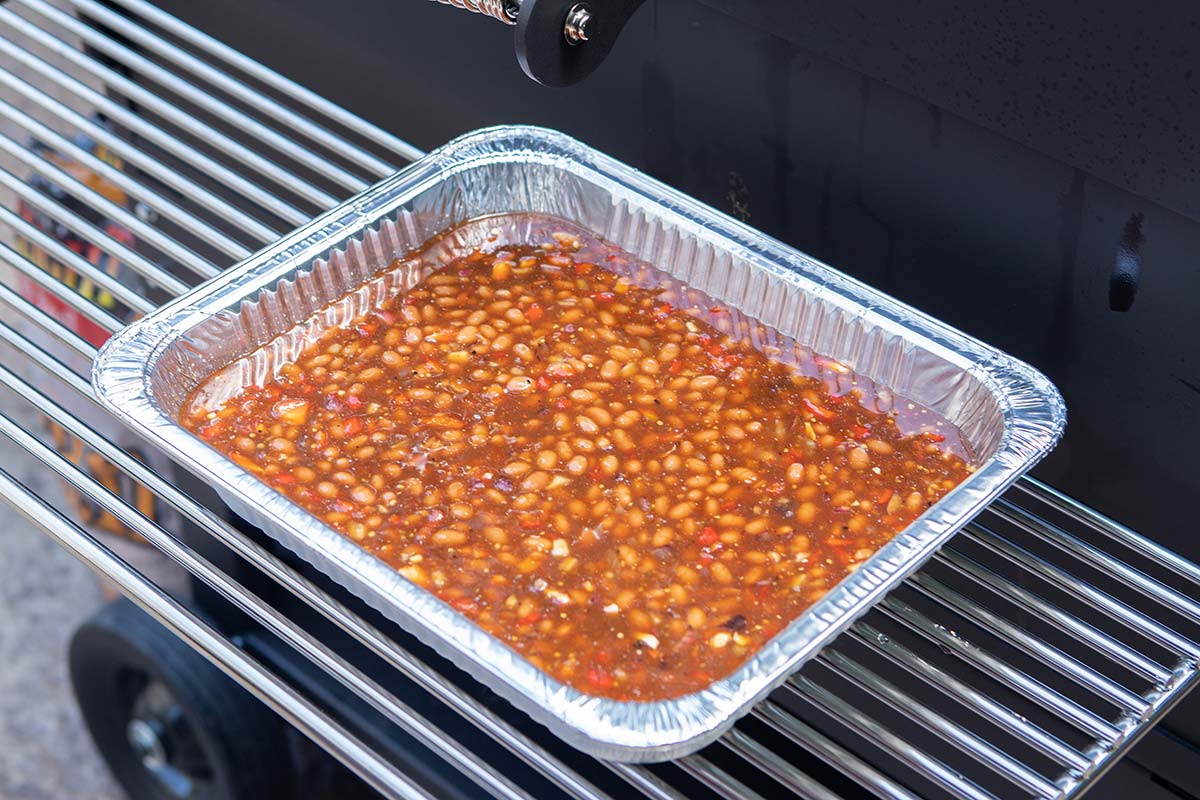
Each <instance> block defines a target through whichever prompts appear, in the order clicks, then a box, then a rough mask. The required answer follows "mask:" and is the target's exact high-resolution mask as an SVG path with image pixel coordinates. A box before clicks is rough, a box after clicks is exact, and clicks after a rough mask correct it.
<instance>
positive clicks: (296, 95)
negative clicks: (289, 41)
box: [115, 0, 425, 161]
mask: <svg viewBox="0 0 1200 800" xmlns="http://www.w3.org/2000/svg"><path fill="white" fill-rule="evenodd" d="M115 1H116V3H117V4H118V5H120V6H123V7H124V8H127V9H129V10H130V11H132V12H134V13H135V14H137V15H138V16H141V17H142V18H144V19H148V20H150V21H151V22H153V23H154V24H155V25H157V26H158V27H160V28H162V29H163V30H164V31H166V32H167V33H170V34H171V35H173V36H177V37H179V38H180V39H182V40H184V41H185V42H187V43H188V44H191V45H194V46H196V47H197V48H199V49H201V50H203V51H205V52H206V53H209V54H210V55H212V56H214V57H216V58H217V59H219V60H221V61H224V62H225V63H227V64H230V65H232V66H234V67H236V68H237V69H239V70H241V71H242V72H244V73H246V74H247V75H249V76H250V77H252V78H254V79H255V80H256V81H260V82H261V83H264V84H266V85H267V86H270V87H271V88H272V89H275V90H276V91H278V92H280V93H282V94H285V95H287V96H289V97H291V98H293V99H295V100H296V101H298V102H300V103H302V104H304V105H306V106H308V107H309V108H311V109H312V110H314V111H316V112H317V113H319V114H323V115H325V116H326V117H329V118H331V119H333V120H336V121H337V122H338V124H339V125H342V126H343V127H345V128H347V129H348V130H352V131H354V132H355V133H357V134H359V135H360V136H363V137H365V138H367V139H370V140H371V141H373V142H375V143H376V144H379V145H382V146H383V147H385V148H387V149H388V150H390V151H392V152H393V153H396V154H397V155H399V156H400V157H401V158H402V159H404V160H406V161H416V160H417V159H418V158H420V157H421V156H423V155H425V153H424V152H423V151H421V150H419V149H418V148H416V147H413V146H412V145H411V144H409V143H408V142H406V141H404V140H403V139H400V138H397V137H395V136H393V135H391V134H390V133H387V132H386V131H384V130H381V129H380V128H378V127H376V126H375V125H372V124H371V123H369V122H367V121H366V120H364V119H362V118H361V117H359V116H357V115H355V114H351V113H350V112H349V111H347V110H346V109H344V108H342V107H341V106H338V105H337V104H335V103H332V102H330V101H329V100H327V99H325V98H324V97H322V96H321V95H319V94H317V93H316V92H313V91H310V90H308V89H305V88H304V87H303V86H301V85H300V84H298V83H296V82H295V81H293V80H289V79H288V78H285V77H283V76H282V75H280V74H279V73H278V72H275V71H274V70H271V69H267V68H266V67H264V66H263V65H262V64H259V63H258V62H257V61H255V60H254V59H252V58H249V57H248V56H245V55H243V54H242V53H239V52H238V51H237V50H234V49H233V48H232V47H230V46H229V45H226V44H224V43H223V42H219V41H217V40H216V39H214V38H212V37H211V36H209V35H208V34H206V33H204V32H202V31H198V30H196V29H195V28H193V27H192V26H191V25H188V24H187V23H185V22H182V21H180V20H178V19H176V18H175V17H173V16H171V15H170V14H168V13H166V12H165V11H161V10H159V9H158V8H156V7H154V6H153V5H151V4H150V3H147V2H145V0H115Z"/></svg>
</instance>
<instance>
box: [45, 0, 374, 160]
mask: <svg viewBox="0 0 1200 800" xmlns="http://www.w3.org/2000/svg"><path fill="white" fill-rule="evenodd" d="M68 1H69V2H70V3H71V5H73V6H75V8H77V9H79V11H80V12H82V15H83V16H86V17H90V18H91V19H94V20H98V21H99V22H100V23H101V24H102V25H104V27H106V28H109V29H111V30H114V31H116V32H117V33H119V34H121V35H122V36H124V37H125V38H127V39H129V40H130V41H131V42H134V43H135V44H138V45H141V46H142V47H144V48H145V49H146V50H149V51H151V52H153V53H157V54H158V55H160V56H162V57H163V58H165V59H167V60H168V61H170V62H171V63H173V64H175V65H176V66H178V67H181V68H182V69H184V70H186V71H188V72H190V73H192V74H194V75H197V76H199V77H201V78H203V79H204V80H205V81H207V82H208V83H210V84H211V85H213V86H216V87H217V88H219V89H221V90H222V91H224V92H227V93H228V94H229V95H230V96H232V97H236V98H237V99H238V100H240V101H242V102H243V103H245V104H246V105H248V106H251V107H252V108H255V109H257V110H258V111H261V112H262V113H263V114H265V115H266V116H268V117H271V118H272V119H274V120H275V121H277V122H280V123H282V124H283V125H284V126H286V128H287V129H288V130H294V131H298V132H300V133H303V134H304V135H305V136H307V137H308V138H309V139H311V140H312V141H314V142H317V143H319V144H322V145H324V146H325V147H327V148H329V149H330V150H332V151H334V152H336V153H338V154H339V155H341V156H344V157H345V158H346V159H348V160H350V161H353V162H354V163H356V164H358V165H359V166H360V167H362V168H363V169H366V170H369V171H370V172H371V173H373V174H374V175H375V176H376V177H383V176H384V175H391V174H392V173H393V172H395V171H396V168H395V167H393V166H392V165H391V164H388V163H387V162H385V161H382V160H380V159H379V158H376V157H375V156H373V155H371V154H370V153H368V152H367V151H366V150H363V149H362V148H361V147H359V146H357V145H355V144H353V143H352V142H349V141H347V140H346V139H344V138H342V137H341V136H338V135H337V134H335V133H333V132H332V131H330V130H329V129H328V128H325V127H322V126H321V125H318V124H316V123H314V122H312V121H311V120H309V119H307V118H305V117H303V116H301V115H300V114H297V113H296V112H295V111H293V110H292V109H290V108H288V107H287V106H284V105H283V104H281V103H277V102H276V101H274V100H272V99H271V98H269V97H267V96H266V95H265V94H263V93H262V92H259V91H256V90H254V89H251V88H250V87H249V86H247V85H246V84H245V83H242V82H241V81H239V80H237V79H236V78H233V77H231V76H230V75H228V74H226V73H224V72H221V71H220V70H218V69H214V68H213V67H212V66H210V65H209V64H207V63H205V62H204V61H201V60H200V59H199V58H196V57H195V56H193V55H192V54H191V53H188V52H187V51H185V50H183V49H181V48H179V47H176V46H175V45H173V44H171V43H170V42H168V41H166V40H164V39H162V38H161V37H158V36H155V35H154V34H153V33H150V32H149V31H148V30H146V29H145V28H143V27H141V26H140V25H137V24H136V23H134V22H133V21H131V20H130V19H129V18H128V17H126V16H124V15H122V14H117V13H115V12H113V11H112V10H111V9H109V8H106V7H105V6H103V5H101V4H99V3H97V2H94V0H68ZM347 116H349V115H347Z"/></svg>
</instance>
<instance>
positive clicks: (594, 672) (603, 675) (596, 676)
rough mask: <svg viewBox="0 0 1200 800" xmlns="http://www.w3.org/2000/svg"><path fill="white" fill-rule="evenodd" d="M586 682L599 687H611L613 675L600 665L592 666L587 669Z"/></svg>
mask: <svg viewBox="0 0 1200 800" xmlns="http://www.w3.org/2000/svg"><path fill="white" fill-rule="evenodd" d="M587 679H588V682H589V683H591V684H592V685H593V686H595V687H597V688H599V689H611V688H612V685H613V677H612V675H610V674H609V672H608V670H606V669H603V668H601V667H592V668H591V669H589V670H588V671H587Z"/></svg>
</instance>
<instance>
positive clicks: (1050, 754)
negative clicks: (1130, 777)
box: [846, 620, 1092, 770]
mask: <svg viewBox="0 0 1200 800" xmlns="http://www.w3.org/2000/svg"><path fill="white" fill-rule="evenodd" d="M846 635H847V636H850V637H852V638H854V639H856V640H857V641H859V642H862V643H863V644H864V645H866V646H867V647H869V648H871V649H873V650H874V651H875V652H877V653H879V654H880V655H882V656H883V657H884V658H886V659H887V660H888V661H890V662H891V663H893V664H895V665H896V666H898V667H900V668H902V669H903V670H905V671H906V672H908V674H910V675H912V676H914V677H916V678H919V679H920V680H922V681H924V682H925V683H927V684H929V685H930V686H932V687H933V688H935V689H936V690H937V691H940V692H944V693H945V694H946V695H948V696H950V697H953V698H954V699H955V700H956V701H958V703H959V705H961V706H962V707H963V708H965V709H968V710H970V711H973V712H975V713H976V714H978V715H979V716H981V717H983V718H984V719H986V720H988V721H989V722H992V723H993V724H994V725H996V727H998V728H1001V729H1003V730H1006V731H1008V732H1009V733H1011V734H1013V735H1014V736H1016V737H1017V738H1019V739H1021V740H1023V741H1024V742H1025V743H1027V744H1028V745H1029V746H1030V747H1033V748H1034V749H1036V750H1037V751H1038V752H1040V753H1041V754H1042V755H1044V756H1046V757H1047V758H1050V759H1052V760H1054V761H1057V762H1058V763H1059V764H1060V765H1062V766H1064V767H1067V768H1069V769H1074V770H1086V769H1088V768H1089V767H1090V766H1091V764H1092V762H1091V759H1089V758H1087V757H1085V756H1084V755H1083V754H1082V753H1080V752H1079V751H1078V750H1076V749H1075V748H1073V747H1071V746H1070V745H1068V744H1067V743H1066V742H1064V741H1063V740H1061V739H1059V738H1058V737H1057V736H1054V735H1053V734H1051V733H1049V732H1048V731H1046V730H1044V729H1043V728H1041V727H1040V726H1038V725H1035V724H1034V723H1033V722H1031V721H1030V720H1028V719H1026V718H1025V717H1023V716H1021V715H1020V714H1018V713H1017V712H1015V711H1013V710H1012V709H1010V708H1008V707H1006V706H1004V705H1001V704H1000V703H998V702H997V701H995V700H993V699H992V698H991V697H989V696H987V695H986V694H984V693H983V692H980V691H979V690H978V689H976V688H974V687H973V686H971V685H969V684H967V683H966V682H964V681H961V680H959V679H958V678H956V677H955V676H953V675H951V674H950V673H949V672H946V671H945V670H942V669H939V668H938V667H936V666H934V665H933V664H931V663H929V662H928V661H926V660H925V659H923V658H921V657H920V656H919V655H917V654H916V653H914V652H913V651H912V650H909V649H908V648H907V647H905V646H904V645H902V644H900V643H899V642H897V641H895V640H894V639H892V638H891V637H889V636H887V635H886V634H884V633H883V632H882V631H880V630H878V629H877V628H875V627H873V626H871V625H870V624H869V623H867V622H864V621H862V620H859V621H858V622H856V623H855V624H854V627H853V628H851V630H850V631H849V632H848V633H847V634H846Z"/></svg>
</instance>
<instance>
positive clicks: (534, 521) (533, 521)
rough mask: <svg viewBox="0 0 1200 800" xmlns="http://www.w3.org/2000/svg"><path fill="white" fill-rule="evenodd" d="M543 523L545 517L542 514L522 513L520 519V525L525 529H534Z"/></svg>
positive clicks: (544, 522)
mask: <svg viewBox="0 0 1200 800" xmlns="http://www.w3.org/2000/svg"><path fill="white" fill-rule="evenodd" d="M545 524H546V518H545V517H544V516H542V515H533V514H523V515H522V516H521V520H520V525H521V527H522V528H524V529H525V530H527V531H536V530H537V529H538V528H541V527H543V526H544V525H545Z"/></svg>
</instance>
